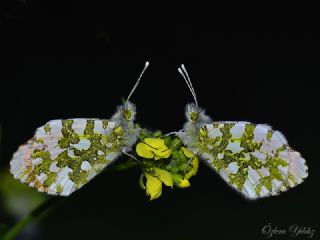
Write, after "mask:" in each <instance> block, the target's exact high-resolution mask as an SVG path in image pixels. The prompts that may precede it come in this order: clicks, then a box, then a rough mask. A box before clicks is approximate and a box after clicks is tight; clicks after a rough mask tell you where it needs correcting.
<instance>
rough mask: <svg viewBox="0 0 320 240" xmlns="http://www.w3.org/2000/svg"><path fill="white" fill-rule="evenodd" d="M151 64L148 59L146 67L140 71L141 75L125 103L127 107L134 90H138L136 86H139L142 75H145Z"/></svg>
mask: <svg viewBox="0 0 320 240" xmlns="http://www.w3.org/2000/svg"><path fill="white" fill-rule="evenodd" d="M149 64H150V63H149V62H148V61H146V63H145V64H144V68H143V69H142V72H141V73H140V76H139V78H138V80H137V82H136V84H135V85H134V86H133V88H132V90H131V92H130V93H129V95H128V98H127V100H126V103H125V107H127V105H128V102H129V99H130V97H131V96H132V94H133V93H134V91H135V90H136V88H137V87H138V85H139V83H140V80H141V78H142V75H143V73H144V72H145V71H146V69H147V68H148V66H149Z"/></svg>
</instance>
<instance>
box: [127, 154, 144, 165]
mask: <svg viewBox="0 0 320 240" xmlns="http://www.w3.org/2000/svg"><path fill="white" fill-rule="evenodd" d="M122 153H123V154H124V155H127V156H128V157H130V158H132V159H133V160H135V161H136V162H137V163H138V164H140V165H142V163H141V161H140V160H139V159H138V158H136V157H135V156H133V155H132V154H130V153H127V152H125V151H122Z"/></svg>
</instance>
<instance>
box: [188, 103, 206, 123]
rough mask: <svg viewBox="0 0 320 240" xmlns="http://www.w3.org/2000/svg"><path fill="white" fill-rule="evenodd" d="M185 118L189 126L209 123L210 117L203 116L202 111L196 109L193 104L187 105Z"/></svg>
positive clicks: (203, 112) (198, 108)
mask: <svg viewBox="0 0 320 240" xmlns="http://www.w3.org/2000/svg"><path fill="white" fill-rule="evenodd" d="M186 118H187V121H188V122H189V123H191V124H195V125H202V124H205V123H209V122H210V121H211V119H210V117H209V116H208V115H206V114H205V111H204V109H202V108H200V107H198V106H197V105H196V104H195V103H190V104H187V107H186Z"/></svg>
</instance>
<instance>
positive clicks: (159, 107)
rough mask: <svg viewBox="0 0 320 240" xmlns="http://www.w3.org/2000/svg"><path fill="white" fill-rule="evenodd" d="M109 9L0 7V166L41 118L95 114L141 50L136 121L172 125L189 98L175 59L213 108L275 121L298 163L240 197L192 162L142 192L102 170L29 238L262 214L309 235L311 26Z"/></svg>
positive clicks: (242, 225) (217, 234) (249, 234)
mask: <svg viewBox="0 0 320 240" xmlns="http://www.w3.org/2000/svg"><path fill="white" fill-rule="evenodd" d="M112 13H113V10H112V8H108V7H106V6H105V7H101V6H94V7H92V6H90V7H89V6H87V5H80V4H73V5H63V6H59V5H55V6H52V5H45V4H42V5H40V4H30V3H28V2H27V3H24V2H16V3H15V4H10V5H8V6H6V7H5V8H4V9H3V12H2V15H1V17H2V19H3V20H4V23H5V25H4V27H3V28H2V29H1V32H2V33H1V36H2V37H1V38H2V40H4V42H3V43H2V47H1V50H2V54H1V58H2V60H3V61H2V67H3V68H2V69H3V70H2V71H1V83H0V91H1V92H0V109H1V112H0V122H1V124H2V128H3V136H2V142H3V149H1V154H2V156H1V159H4V161H2V162H1V167H5V166H6V165H7V164H8V163H9V160H10V157H11V155H12V153H13V152H14V151H15V150H16V148H17V146H19V145H20V144H21V143H23V142H24V141H26V140H27V139H28V138H30V137H31V136H32V134H33V132H34V130H35V129H36V128H37V127H38V126H40V125H42V124H44V123H45V122H46V121H48V120H50V119H56V118H76V117H98V118H109V117H110V116H111V115H112V114H113V113H114V111H115V109H116V106H117V105H119V104H120V103H121V98H122V97H126V96H127V94H128V93H129V91H130V90H131V88H132V86H133V84H134V82H135V80H136V79H137V77H138V75H139V74H140V71H141V69H142V67H143V65H144V62H145V61H146V60H148V61H150V62H151V65H150V68H149V69H148V70H147V72H146V73H145V75H144V77H143V79H142V82H141V85H140V86H139V88H138V89H137V91H136V92H135V94H134V96H133V98H132V101H133V102H134V103H135V104H136V106H137V111H138V116H137V122H139V123H140V124H141V125H142V126H145V127H148V128H150V129H161V130H163V131H164V132H168V131H176V130H179V129H181V127H182V125H183V123H184V121H185V118H184V107H185V104H186V103H187V102H191V101H192V98H191V94H190V92H189V90H188V88H187V86H186V84H185V83H184V81H183V79H182V78H181V77H180V76H179V74H178V72H177V67H178V66H179V65H180V64H181V63H184V64H185V65H186V67H187V69H188V71H189V74H190V76H191V79H192V81H193V84H194V88H195V90H196V92H197V95H198V100H199V104H200V105H201V106H203V107H204V108H206V110H207V113H208V114H209V115H210V116H211V117H212V118H213V119H214V120H247V121H251V122H255V123H268V124H270V125H272V126H273V127H274V128H275V129H278V130H281V131H282V132H283V133H284V134H285V135H286V136H287V138H288V140H289V143H290V144H291V146H292V147H293V148H295V149H297V150H299V151H300V152H301V153H303V155H304V157H305V158H306V159H307V164H308V166H309V177H308V179H307V180H306V181H305V183H303V184H302V185H300V186H298V187H296V188H295V189H292V190H291V191H289V192H286V193H283V194H282V195H280V196H278V197H273V198H268V199H262V200H259V201H253V202H251V201H246V200H244V199H243V198H242V197H241V196H240V195H239V194H237V193H236V192H234V191H232V190H231V189H230V188H229V187H228V186H227V185H226V184H225V183H224V182H223V181H222V180H221V179H220V177H219V176H218V175H216V174H215V173H214V172H213V171H211V170H209V169H208V168H207V167H206V166H205V165H203V164H201V166H200V169H199V173H198V174H197V176H196V177H194V178H193V179H191V187H190V188H188V189H185V190H177V189H174V190H170V189H164V191H163V195H162V197H161V198H160V199H158V200H155V201H152V202H149V201H148V199H147V198H146V196H145V193H144V192H143V191H142V190H141V189H140V188H139V187H138V184H137V182H138V177H139V174H140V172H139V170H130V171H125V172H121V173H114V174H103V175H99V176H98V177H96V178H95V179H94V181H92V182H90V183H89V184H88V185H87V186H86V187H84V188H83V189H81V191H77V192H75V193H74V194H73V195H72V196H70V197H69V198H68V200H67V201H66V202H65V203H64V204H63V205H62V206H61V207H60V208H58V209H57V210H55V211H54V212H53V213H52V214H51V215H50V216H48V217H47V218H45V219H43V221H42V222H41V223H40V224H41V232H40V233H39V235H38V238H37V239H132V238H139V239H171V238H179V239H195V238H200V239H236V238H237V239H240V238H241V239H265V236H264V235H263V234H261V229H262V228H263V226H265V225H266V224H268V223H271V224H272V225H273V227H276V226H277V227H278V228H285V229H287V228H288V227H289V226H290V225H292V224H299V226H301V227H303V226H306V227H311V228H313V229H316V236H315V237H314V238H317V237H319V235H320V233H319V231H320V228H319V213H320V211H319V200H320V197H319V186H318V184H319V174H318V173H317V170H319V167H320V166H319V159H318V158H319V157H318V151H317V150H318V149H319V147H318V145H319V126H318V124H319V121H317V113H318V111H319V97H318V95H319V87H318V85H317V81H319V77H320V68H319V40H320V34H319V32H317V31H311V32H305V31H303V30H302V29H299V30H297V29H293V30H292V29H286V28H283V29H281V31H267V32H265V31H260V30H259V28H256V29H255V30H258V31H253V32H252V31H239V30H237V31H235V30H230V29H229V28H227V27H225V28H224V26H221V25H220V28H219V29H217V28H216V27H215V22H214V21H213V22H210V21H207V22H206V24H195V23H194V24H186V23H183V22H184V21H179V22H180V23H179V22H178V23H177V22H174V23H173V22H170V23H164V22H163V23H153V22H152V23H150V22H149V21H148V19H145V20H143V21H134V19H133V18H132V17H128V18H124V16H123V15H116V14H114V15H116V16H114V15H113V14H112ZM163 17H164V18H165V16H163ZM160 22H161V21H160ZM303 237H305V236H302V237H301V238H298V239H304V238H303ZM284 238H290V237H289V236H288V235H287V236H282V237H281V238H279V239H284ZM273 239H276V238H273ZM305 239H306V238H305Z"/></svg>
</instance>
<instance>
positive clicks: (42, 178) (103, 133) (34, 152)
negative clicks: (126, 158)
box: [10, 119, 123, 196]
mask: <svg viewBox="0 0 320 240" xmlns="http://www.w3.org/2000/svg"><path fill="white" fill-rule="evenodd" d="M122 135H123V129H122V128H121V127H120V126H119V125H118V124H116V123H115V122H111V121H108V120H100V119H68V120H52V121H49V122H48V123H47V124H45V125H44V126H42V127H40V128H38V129H37V131H36V133H35V136H34V137H33V138H32V139H30V140H29V141H28V142H27V143H26V144H25V145H22V146H20V147H19V149H18V150H17V152H15V153H14V155H13V158H12V160H11V162H10V166H11V169H10V170H11V173H12V174H13V176H14V177H15V178H16V179H19V180H20V181H21V182H23V183H27V184H28V185H29V186H31V187H34V188H36V189H37V190H38V191H40V192H46V193H48V194H52V195H62V196H68V195H70V194H71V193H72V192H74V191H75V190H77V189H79V188H81V187H82V186H83V185H84V184H86V183H87V182H88V181H90V180H91V179H92V178H93V177H94V176H96V175H97V174H98V173H99V172H101V171H102V170H103V169H104V168H105V167H106V166H107V165H108V164H110V163H111V162H112V161H114V160H115V159H116V158H117V157H118V156H119V155H120V154H121V151H122V147H123V145H122V141H121V139H122Z"/></svg>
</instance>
